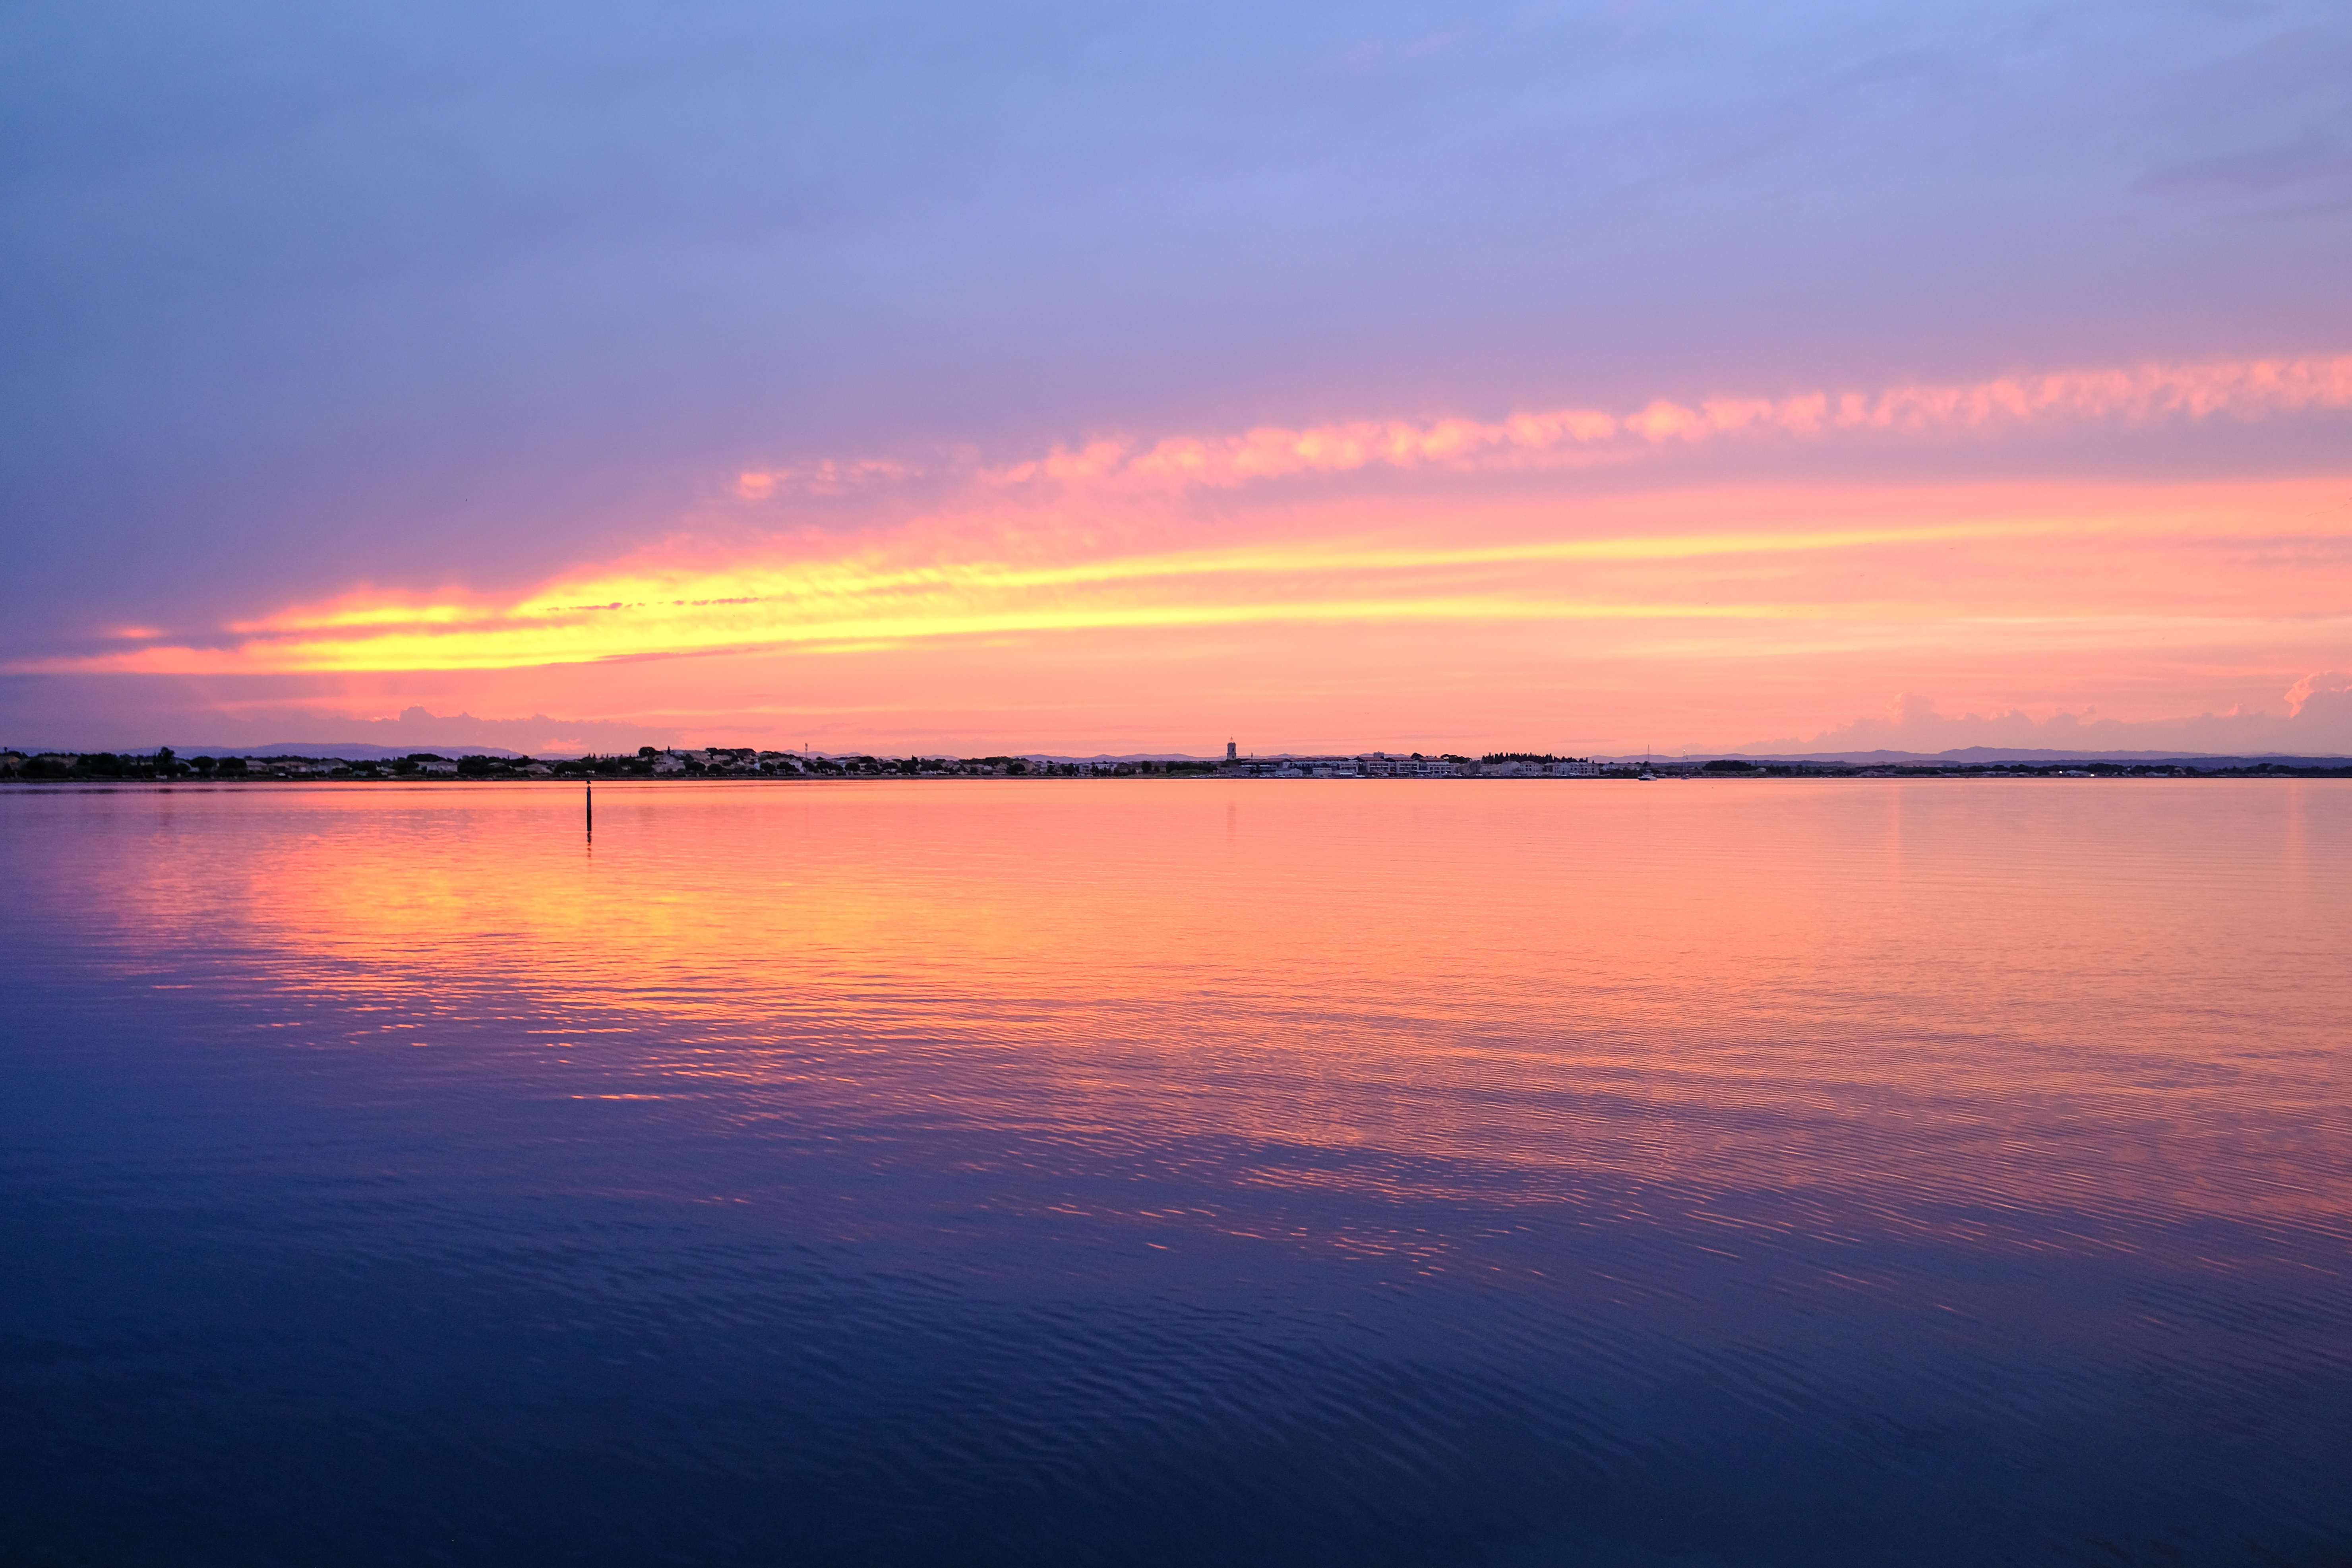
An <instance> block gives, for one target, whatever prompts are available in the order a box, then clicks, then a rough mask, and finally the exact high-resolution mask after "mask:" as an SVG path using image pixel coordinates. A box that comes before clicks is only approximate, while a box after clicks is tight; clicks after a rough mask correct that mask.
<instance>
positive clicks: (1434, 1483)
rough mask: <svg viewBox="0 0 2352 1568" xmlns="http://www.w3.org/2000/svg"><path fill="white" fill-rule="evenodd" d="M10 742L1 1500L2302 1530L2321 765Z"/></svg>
mask: <svg viewBox="0 0 2352 1568" xmlns="http://www.w3.org/2000/svg"><path fill="white" fill-rule="evenodd" d="M578 805H579V803H578V800H577V797H576V796H575V795H572V794H571V793H570V792H568V791H557V790H543V789H539V788H534V787H529V786H514V785H485V786H467V785H455V784H443V785H434V786H420V787H416V788H404V789H394V788H391V787H385V788H382V789H375V788H371V787H368V786H356V787H350V788H335V787H328V786H320V787H297V786H288V787H282V788H281V787H276V786H253V787H249V788H247V789H245V790H242V791H238V790H224V791H216V792H209V793H207V792H198V791H188V790H177V791H154V790H132V789H124V790H119V791H90V792H66V791H58V792H48V791H37V790H17V791H15V792H13V793H10V794H7V795H0V832H5V838H0V853H5V887H6V890H7V897H6V899H5V900H0V942H5V946H0V952H5V961H0V963H5V967H0V982H4V983H5V1021H6V1026H5V1046H0V1200H5V1201H0V1235H5V1251H0V1260H5V1276H6V1279H7V1287H6V1289H5V1293H0V1371H5V1384H0V1388H5V1395H0V1397H5V1421H0V1445H5V1447H4V1448H0V1561H5V1562H9V1563H16V1562H23V1563H238V1564H247V1563H254V1564H260V1563H404V1564H407V1563H540V1562H547V1563H957V1564H967V1563H968V1564H982V1563H989V1564H993V1563H1121V1564H1154V1563H1236V1564H1240V1563H1248V1564H1261V1563H1263V1564H1290V1563H1299V1564H1307V1563H1334V1564H1337V1563H1349V1564H1358V1563H1362V1564H1381V1563H1432V1564H1454V1563H1460V1564H1470V1563H1487V1564H1513V1565H1517V1564H1550V1563H1600V1564H1624V1565H1651V1564H1664V1563H1675V1564H1683V1565H1686V1568H1697V1565H1703V1564H1711V1563H1758V1564H1762V1563H2000V1562H2028V1561H2031V1562H2081V1563H2312V1564H2318V1563H2347V1562H2352V1215H2347V1199H2352V1114H2347V1104H2352V1057H2348V1056H2347V1020H2352V977H2347V976H2348V975H2352V963H2347V949H2352V920H2347V915H2352V898H2347V893H2346V891H2345V879H2344V868H2345V866H2346V864H2347V859H2346V852H2347V849H2352V789H2347V788H2346V787H2345V786H2343V785H2341V784H2332V783H2328V782H2322V781H2313V782H2297V783H2284V782H2248V783H2245V784H2215V783H2202V782H2188V781H2131V782H2125V781H2116V782H2105V781H2080V782H2076V781H2057V780H2051V781H2036V782H2017V783H1987V784H1967V783H1959V782H1953V781H1926V782H1920V783H1916V784H1910V783H1900V782H1895V781H1887V782H1885V783H1855V782H1834V781H1832V782H1822V783H1816V784H1803V783H1791V784H1749V783H1727V784H1659V785H1646V786H1645V785H1634V784H1583V783H1578V782H1563V783H1549V782H1543V783H1528V784H1513V783H1502V784H1476V783H1473V784H1420V783H1410V784H1385V783H1369V782H1353V781H1331V782H1329V783H1303V784H1209V783H1202V784H1192V783H1186V782H1175V781H1171V782H1134V783H1129V782H1105V783H1103V784H1011V783H1008V784H912V783H910V784H882V785H872V786H867V785H842V786H806V787H803V786H789V785H787V786H774V787H766V786H749V787H743V788H734V787H729V786H717V785H710V786H704V785H675V786H668V787H653V786H648V787H646V788H643V789H638V790H614V791H611V792H609V793H608V795H607V798H605V799H602V800H600V801H599V810H598V826H599V830H600V832H599V837H598V839H597V841H596V843H595V844H594V845H593V847H590V846H587V845H585V844H583V841H582V838H581V836H580V833H579V825H578V821H577V813H578Z"/></svg>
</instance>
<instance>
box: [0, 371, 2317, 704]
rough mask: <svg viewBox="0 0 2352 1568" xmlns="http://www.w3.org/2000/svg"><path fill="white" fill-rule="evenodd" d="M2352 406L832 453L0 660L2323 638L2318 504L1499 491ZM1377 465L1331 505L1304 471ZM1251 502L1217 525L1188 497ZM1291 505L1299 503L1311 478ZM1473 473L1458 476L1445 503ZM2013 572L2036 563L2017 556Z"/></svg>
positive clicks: (1953, 389)
mask: <svg viewBox="0 0 2352 1568" xmlns="http://www.w3.org/2000/svg"><path fill="white" fill-rule="evenodd" d="M2347 406H2352V356H2338V357H2333V358H2326V357H2310V358H2303V359H2280V360H2252V361H2231V362H2214V363H2199V364H2187V365H2157V366H2142V367H2138V368H2134V369H2118V370H2104V371H2088V372H2081V371H2077V372H2067V373H2061V374H2050V375H2042V376H2035V377H2020V378H2009V379H2003V380H1998V381H1989V382H1980V383H1975V384H1954V385H1942V386H1937V385H1902V386H1896V387H1892V388H1887V389H1884V390H1881V391H1879V392H1877V393H1874V394H1869V395H1859V394H1856V395H1835V396H1832V395H1829V394H1826V393H1823V394H1812V395H1804V396H1799V397H1792V398H1782V399H1778V400H1773V399H1762V398H1754V399H1739V398H1717V399H1709V400H1705V401H1701V402H1699V403H1696V404H1692V405H1682V404H1676V403H1672V402H1667V401H1664V400H1657V401H1653V402H1652V403H1650V404H1648V405H1645V406H1643V407H1642V408H1639V409H1636V410H1634V411H1633V412H1631V413H1628V414H1622V415H1612V414H1605V413H1600V412H1595V411H1590V410H1555V411H1551V412H1548V413H1531V414H1523V415H1517V416H1512V417H1511V418H1509V419H1506V420H1501V421H1496V422H1493V423H1481V422H1477V421H1470V420H1442V421H1437V422H1435V423H1432V424H1421V425H1416V424H1410V423H1404V422H1396V421H1390V422H1384V423H1358V424H1347V425H1333V426H1315V427H1306V428H1298V429H1288V428H1283V429H1275V428H1260V429H1255V430H1251V431H1248V432H1244V433H1242V434H1239V435H1234V436H1225V437H1182V438H1171V439H1166V440H1161V441H1158V442H1156V443H1152V444H1150V445H1148V446H1147V445H1143V444H1141V443H1129V442H1119V441H1111V440H1105V441H1099V442H1095V443H1091V444H1089V445H1087V446H1084V447H1076V448H1061V449H1056V450H1055V451H1053V452H1050V453H1048V454H1047V455H1045V456H1044V457H1042V458H1035V459H1032V460H1029V461H1025V462H1022V463H1016V464H1011V465H1001V466H995V467H987V466H982V465H978V464H971V465H969V466H968V467H965V468H962V469H961V470H960V471H959V472H958V473H957V474H956V475H955V476H954V478H953V482H950V483H948V484H947V485H946V486H945V487H944V488H943V489H942V488H941V486H940V484H939V483H938V482H937V479H938V476H924V475H922V474H920V473H919V470H918V469H917V468H914V467H913V466H911V465H908V464H901V463H890V462H883V461H880V460H864V461H840V462H827V463H822V464H815V465H801V466H799V467H796V468H778V469H767V470H758V471H753V472H746V473H744V474H743V475H741V476H740V478H739V479H737V480H736V481H735V485H734V487H733V488H734V489H735V492H736V494H737V495H738V496H740V497H744V498H747V499H751V500H767V499H768V498H782V497H783V496H784V495H786V494H787V493H788V492H789V490H790V489H791V488H792V487H793V486H797V487H799V489H801V490H802V491H803V492H806V491H810V490H824V491H829V492H833V493H838V492H840V491H843V490H845V489H853V488H857V487H866V488H870V489H877V490H880V491H887V490H888V489H890V487H892V486H895V485H898V484H901V483H902V482H904V481H907V480H909V479H919V478H927V479H929V480H930V481H931V482H930V489H929V490H928V491H927V492H926V493H925V495H924V496H923V497H922V498H921V501H922V504H921V505H920V506H919V507H918V508H914V509H911V510H910V509H909V508H908V507H906V506H897V508H896V510H893V506H894V504H895V503H891V502H889V501H888V500H887V498H886V500H883V501H880V502H877V510H876V512H875V513H874V514H873V520H872V521H868V522H867V523H866V525H865V526H864V527H862V528H859V529H856V530H854V531H850V532H848V533H847V534H835V535H814V534H811V535H803V536H796V537H790V538H782V539H770V540H766V541H761V542H753V543H750V544H746V545H741V546H739V547H736V548H734V549H732V550H730V551H725V552H714V551H713V550H712V549H711V548H710V547H709V546H699V547H691V548H689V547H687V546H669V547H661V548H656V549H654V550H650V551H647V552H643V553H641V554H639V555H637V556H635V557H632V558H629V559H627V560H624V561H621V562H618V563H612V564H610V565H605V566H589V567H584V568H582V569H579V570H576V571H573V572H570V573H566V574H562V575H560V576H559V577H557V578H555V579H553V580H552V581H550V582H548V583H546V584H543V585H542V586H541V588H539V589H538V590H537V591H535V592H531V593H529V594H525V595H520V596H517V597H513V598H499V597H493V596H488V595H479V594H475V593H471V592H467V591H465V590H463V589H453V590H451V591H448V592H445V593H442V594H437V595H421V596H420V595H391V594H380V593H370V592H364V591H362V592H355V593H353V594H351V595H344V596H342V597H340V598H338V599H335V600H332V601H330V602H326V603H322V604H315V605H293V606H289V607H286V608H283V609H279V610H276V611H273V612H270V613H268V614H264V615H259V616H253V617H250V618H247V619H241V620H237V621H235V622H232V623H230V624H229V625H228V626H225V627H221V628H217V629H215V630H213V631H209V632H206V633H205V634H203V635H200V636H194V637H190V636H180V637H165V636H161V635H159V634H158V633H157V630H156V628H153V627H148V626H142V627H138V628H135V632H123V633H121V634H118V636H117V637H116V639H115V641H116V645H117V646H114V647H107V648H104V649H102V650H100V651H98V652H95V653H91V654H86V655H71V656H64V657H54V658H39V659H34V660H28V661H23V662H20V663H19V664H17V665H16V666H15V667H14V668H15V669H16V671H18V672H26V671H38V672H44V673H71V672H90V673H94V672H114V673H144V674H171V675H196V674H247V675H252V674H286V673H300V672H338V671H339V672H351V671H371V670H373V671H382V670H448V669H499V668H526V667H533V666H543V665H554V664H581V663H594V662H610V661H614V660H642V659H646V658H671V657H678V656H688V655H710V654H719V653H744V652H754V651H763V650H764V651H794V650H797V651H803V652H820V651H836V652H837V651H844V650H850V649H870V648H874V647H900V646H906V645H908V644H913V643H921V642H926V641H938V640H940V639H951V638H971V637H1005V636H1030V635H1051V634H1055V633H1065V632H1071V631H1076V630H1104V629H1109V630H1118V629H1121V628H1125V629H1130V630H1144V629H1161V628H1171V627H1180V628H1181V627H1195V628H1215V627H1227V626H1236V625H1241V624H1245V623H1260V622H1285V623H1296V624H1306V625H1318V624H1320V625H1328V624H1335V623H1343V622H1349V623H1363V624H1381V623H1404V622H1431V621H1439V622H1443V621H1453V622H1462V623H1465V624H1468V623H1480V622H1525V621H1557V622H1563V623H1568V622H1578V621H1598V620H1616V621H1649V622H1659V623H1677V624H1690V625H1699V624H1705V623H1765V622H1781V623H1809V624H1815V625H1847V626H1856V625H1861V624H1864V623H1874V624H1881V625H1889V626H1892V625H1900V624H1903V623H1906V622H1912V623H1916V622H1920V621H1923V620H1935V621H1941V622H1948V623H1952V624H1956V625H1957V624H1960V623H1967V624H1971V625H1978V626H1990V625H2005V626H2012V627H2015V626H2026V625H2032V624H2036V623H2041V624H2058V623H2071V624H2074V625H2092V624H2101V625H2109V626H2112V625H2115V624H2117V623H2118V622H2122V621H2131V622H2147V621H2150V620H2152V619H2162V618H2163V617H2166V616H2190V617H2204V618H2213V617H2220V618H2223V619H2229V618H2238V619H2263V618H2272V619H2275V618H2279V617H2295V616H2302V617H2312V616H2329V615H2334V614H2339V613H2341V611H2342V609H2343V607H2344V606H2345V605H2347V603H2352V598H2347V594H2352V512H2347V509H2346V507H2345V505H2344V502H2343V498H2342V497H2341V496H2339V495H2336V493H2335V492H2334V490H2333V489H2330V488H2329V487H2327V486H2325V485H2321V486H2312V485H2308V484H2294V483H2274V484H2271V485H2266V486H2265V485H2252V486H2245V485H2240V486H2221V487H2214V486H2207V487H2172V488H2147V487H2143V488H2140V489H2119V488H2116V487H2106V488H2104V489H2103V488H2101V487H2096V486H2088V487H2085V486H2075V487H2066V486H2049V485H2044V486H2040V487H2031V486H2009V487H2000V486H1990V487H1977V488H1974V489H1949V488H1946V489H1936V490H1933V491H1928V490H1925V489H1880V490H1875V491H1872V490H1864V489H1858V488H1855V487H1823V486H1820V485H1813V486H1811V487H1801V486H1783V487H1778V488H1775V487H1769V486H1759V487H1749V488H1748V489H1720V488H1718V489H1686V490H1674V489H1654V490H1652V491H1651V492H1649V493H1647V494H1644V495H1639V496H1635V497H1633V498H1631V499H1627V498H1618V499H1616V500H1598V499H1593V498H1590V497H1579V496H1577V495H1574V494H1572V493H1562V494H1541V493H1538V494H1535V495H1533V496H1530V495H1528V494H1525V493H1518V494H1513V495H1504V496H1497V495H1496V494H1493V493H1491V492H1490V491H1487V490H1483V489H1479V488H1478V487H1477V486H1476V485H1475V480H1476V479H1478V478H1479V477H1480V476H1482V475H1484V474H1486V473H1489V472H1493V471H1496V470H1498V469H1501V470H1508V469H1513V468H1521V467H1528V466H1534V467H1548V466H1550V467H1556V466H1560V465H1563V464H1565V465H1567V466H1574V465H1575V464H1576V463H1577V462H1579V461H1582V460H1585V459H1587V458H1591V459H1593V460H1601V459H1604V458H1605V459H1608V460H1618V459H1622V458H1626V457H1628V456H1641V455H1648V454H1659V455H1671V454H1672V453H1673V452H1675V451H1677V450H1685V449H1689V448H1692V447H1697V446H1701V445H1704V444H1706V443H1708V442H1713V441H1719V440H1735V439H1748V438H1758V437H1778V438H1781V439H1790V440H1824V439H1835V438H1838V437H1886V438H1893V439H1896V440H1919V439H1933V438H1936V437H1939V436H1943V435H1946V434H1949V433H1953V432H1972V431H1983V430H1994V431H2001V430H2010V429H2029V430H2031V429H2040V428H2044V427H2049V426H2060V425H2074V426H2080V425H2083V424H2085V423H2092V422H2097V423H2104V424H2107V425H2115V426H2137V425H2145V424H2148V423H2150V422H2154V421H2162V420H2200V419H2214V418H2230V419H2239V420H2259V419H2264V418H2273V417H2279V416H2296V415H2308V414H2313V413H2327V412H2333V411H2338V410H2342V409H2344V408H2346V407H2347ZM1368 470H1370V471H1376V472H1378V473H1380V474H1382V475H1385V481H1384V482H1383V483H1382V484H1381V485H1379V486H1375V487H1374V488H1373V489H1370V490H1369V491H1368V490H1366V489H1365V488H1364V487H1363V486H1362V485H1361V484H1360V483H1350V484H1349V485H1346V486H1343V487H1340V488H1339V489H1329V490H1318V489H1316V488H1315V487H1314V485H1313V483H1312V481H1314V480H1316V479H1332V478H1336V477H1340V476H1349V475H1357V474H1360V473H1363V472H1365V471H1368ZM1277 481H1279V484H1278V485H1277V488H1276V489H1274V490H1270V491H1268V492H1267V496H1268V500H1267V501H1266V503H1265V505H1264V506H1256V507H1254V506H1253V505H1250V504H1244V505H1243V506H1242V509H1241V510H1239V511H1238V512H1235V511H1234V510H1232V507H1231V505H1230V504H1229V503H1227V502H1220V509H1221V510H1219V511H1218V512H1217V513H1216V514H1214V515H1213V516H1212V515H1204V514H1201V513H1198V512H1196V511H1195V510H1192V506H1191V502H1190V501H1189V500H1188V497H1190V496H1192V495H1193V494H1194V493H1196V492H1200V491H1202V490H1207V491H1212V492H1214V493H1217V494H1219V495H1225V496H1232V495H1234V492H1236V491H1238V492H1241V496H1240V498H1236V499H1244V498H1246V496H1247V495H1249V494H1251V493H1254V492H1252V491H1251V489H1250V487H1252V486H1253V485H1255V484H1258V483H1260V482H1265V483H1275V482H1277ZM1302 484H1304V485H1305V486H1306V488H1305V489H1302V488H1301V486H1302ZM1465 484H1467V485H1468V487H1469V488H1467V489H1465V488H1464V487H1465ZM2028 554H2030V555H2031V557H2032V560H2033V562H2034V566H2033V570H2032V572H2031V573H2030V574H2021V573H2020V571H2019V570H2018V563H2019V562H2020V560H2021V559H2023V558H2025V556H2027V555H2028Z"/></svg>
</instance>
